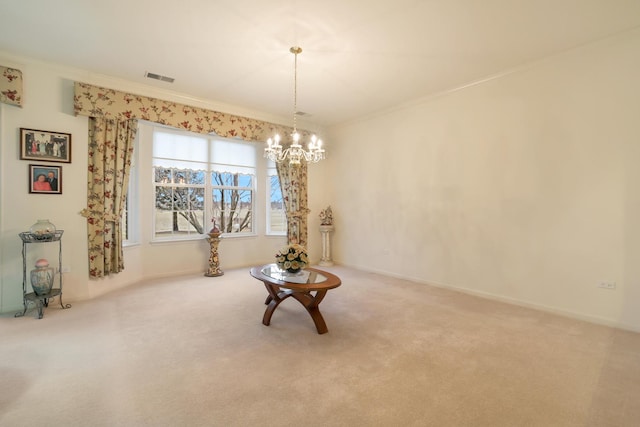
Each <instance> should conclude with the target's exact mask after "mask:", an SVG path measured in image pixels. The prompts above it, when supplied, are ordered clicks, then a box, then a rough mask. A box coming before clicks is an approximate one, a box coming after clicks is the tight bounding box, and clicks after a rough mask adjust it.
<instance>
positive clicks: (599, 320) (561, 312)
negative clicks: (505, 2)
mask: <svg viewBox="0 0 640 427" xmlns="http://www.w3.org/2000/svg"><path fill="white" fill-rule="evenodd" d="M340 265H342V266H345V267H349V268H354V269H356V270H360V271H366V272H369V273H375V274H380V275H382V276H389V277H393V278H396V279H403V280H408V281H411V282H415V283H420V284H422V285H428V286H433V287H436V288H443V289H449V290H452V291H457V292H462V293H464V294H468V295H473V296H477V297H479V298H486V299H490V300H493V301H499V302H504V303H507V304H513V305H517V306H520V307H525V308H531V309H534V310H539V311H544V312H546V313H552V314H556V315H558V316H563V317H568V318H571V319H576V320H582V321H585V322H589V323H594V324H597V325H603V326H608V327H611V328H616V329H622V330H625V331H630V332H636V333H640V326H637V325H631V324H628V323H625V322H621V321H619V320H615V319H609V318H606V317H600V316H594V315H590V314H584V313H578V312H573V311H570V310H565V309H562V308H558V307H554V306H548V305H544V304H538V303H532V302H529V301H524V300H519V299H516V298H512V297H507V296H504V295H499V294H493V293H490V292H484V291H478V290H475V289H470V288H465V287H462V286H455V285H449V284H447V283H438V282H432V281H426V280H424V279H420V278H417V277H412V276H407V275H403V274H397V273H393V272H389V271H385V270H379V269H375V268H368V267H363V266H359V265H353V264H342V263H340Z"/></svg>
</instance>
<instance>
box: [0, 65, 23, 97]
mask: <svg viewBox="0 0 640 427" xmlns="http://www.w3.org/2000/svg"><path fill="white" fill-rule="evenodd" d="M0 102H3V103H5V104H11V105H17V106H18V107H22V71H20V70H16V69H15V68H9V67H3V66H1V65H0Z"/></svg>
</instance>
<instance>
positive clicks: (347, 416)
mask: <svg viewBox="0 0 640 427" xmlns="http://www.w3.org/2000/svg"><path fill="white" fill-rule="evenodd" d="M248 270H249V269H248V268H247V269H239V270H233V271H226V272H225V275H224V276H222V277H218V278H208V277H204V276H199V275H198V276H190V277H180V278H173V279H163V280H155V281H152V282H148V283H143V284H140V285H137V286H135V287H132V288H129V289H125V290H122V291H117V292H114V293H111V294H108V295H107V296H105V297H102V298H100V299H98V300H95V301H85V302H76V303H74V304H73V307H72V308H70V309H68V310H62V309H60V306H59V305H58V304H57V301H55V302H53V303H52V304H51V306H50V307H49V308H48V309H46V311H45V317H44V319H42V320H38V319H37V318H36V314H35V311H30V312H28V313H27V316H25V317H23V318H13V317H12V314H7V315H4V316H2V317H0V379H1V388H0V425H2V426H43V425H50V426H545V427H546V426H638V425H640V334H634V333H630V332H625V331H620V330H615V329H611V328H607V327H603V326H598V325H593V324H589V323H585V322H581V321H576V320H572V319H567V318H563V317H559V316H555V315H551V314H547V313H543V312H539V311H535V310H530V309H525V308H521V307H516V306H512V305H508V304H503V303H498V302H494V301H489V300H484V299H480V298H476V297H472V296H469V295H465V294H460V293H456V292H452V291H448V290H443V289H438V288H432V287H429V286H425V285H420V284H415V283H411V282H407V281H402V280H397V279H392V278H388V277H384V276H380V275H375V274H369V273H363V272H358V271H355V270H353V269H349V268H344V267H332V268H329V269H328V270H330V271H332V272H333V273H335V274H337V275H338V276H340V277H341V278H342V281H343V285H342V286H341V287H339V288H337V289H335V290H332V291H330V292H329V293H328V294H327V297H326V298H325V299H324V301H323V302H322V304H321V305H320V308H321V311H322V313H323V315H324V317H325V320H326V322H327V326H328V328H329V333H328V334H325V335H318V334H317V333H316V331H315V328H314V326H313V322H312V321H311V318H310V317H309V315H308V314H307V312H306V311H305V310H304V308H303V307H302V306H301V305H300V304H299V303H298V302H297V301H295V300H293V299H288V300H287V301H285V302H283V303H282V304H281V305H280V307H279V308H278V309H277V310H276V312H275V314H274V316H273V318H272V321H271V326H269V327H267V326H263V325H262V315H263V312H264V308H265V306H264V300H265V297H266V291H265V289H264V286H263V285H262V283H261V282H258V281H257V280H255V279H253V278H252V277H250V276H249V271H248Z"/></svg>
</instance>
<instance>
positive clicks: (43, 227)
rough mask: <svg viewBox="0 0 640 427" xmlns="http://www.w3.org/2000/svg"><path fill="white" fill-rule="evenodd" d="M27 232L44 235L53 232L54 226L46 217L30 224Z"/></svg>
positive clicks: (54, 230)
mask: <svg viewBox="0 0 640 427" xmlns="http://www.w3.org/2000/svg"><path fill="white" fill-rule="evenodd" d="M29 232H30V233H31V234H35V235H36V236H46V235H49V234H53V233H55V232H56V226H55V225H53V224H52V223H51V221H49V220H48V219H39V220H38V222H36V223H35V224H33V225H32V226H31V228H29Z"/></svg>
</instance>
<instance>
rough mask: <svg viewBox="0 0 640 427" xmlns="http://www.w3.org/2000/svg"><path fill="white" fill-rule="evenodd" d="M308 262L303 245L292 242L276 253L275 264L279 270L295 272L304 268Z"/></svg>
mask: <svg viewBox="0 0 640 427" xmlns="http://www.w3.org/2000/svg"><path fill="white" fill-rule="evenodd" d="M308 263H309V258H308V257H307V250H306V249H305V248H304V246H301V245H298V244H293V245H288V246H286V247H284V248H282V249H280V250H279V251H278V253H277V254H276V264H277V265H278V267H279V268H280V269H281V270H287V271H288V272H290V273H296V272H298V271H300V270H301V269H303V268H305V267H306V266H307V264H308Z"/></svg>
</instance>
